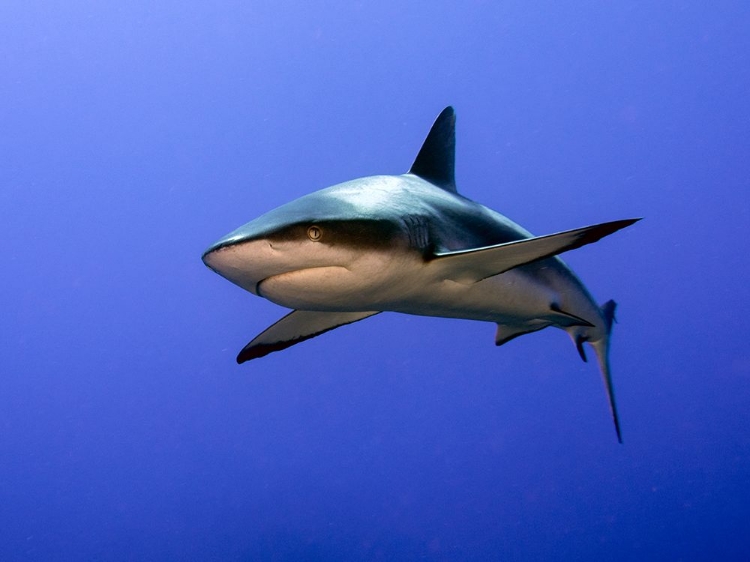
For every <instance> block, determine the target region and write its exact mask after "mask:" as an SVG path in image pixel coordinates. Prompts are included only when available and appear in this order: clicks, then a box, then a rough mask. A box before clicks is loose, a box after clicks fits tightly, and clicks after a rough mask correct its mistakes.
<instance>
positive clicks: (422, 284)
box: [203, 107, 638, 442]
mask: <svg viewBox="0 0 750 562" xmlns="http://www.w3.org/2000/svg"><path fill="white" fill-rule="evenodd" d="M454 156H455V114H454V111H453V109H452V108H451V107H448V108H446V109H445V110H443V112H442V113H441V114H440V115H439V116H438V118H437V120H436V121H435V123H434V125H433V127H432V129H431V130H430V133H429V134H428V136H427V139H426V140H425V142H424V144H423V146H422V149H421V150H420V152H419V154H418V156H417V158H416V160H415V162H414V164H413V165H412V167H411V169H410V170H409V172H408V173H406V174H403V175H381V176H370V177H365V178H360V179H355V180H352V181H348V182H344V183H341V184H337V185H334V186H331V187H328V188H326V189H322V190H320V191H316V192H313V193H311V194H309V195H305V196H303V197H301V198H299V199H296V200H294V201H292V202H290V203H287V204H285V205H282V206H281V207H278V208H276V209H274V210H272V211H270V212H268V213H266V214H264V215H262V216H260V217H259V218H257V219H255V220H253V221H251V222H249V223H247V224H245V225H244V226H242V227H240V228H238V229H237V230H235V231H233V232H231V233H230V234H228V235H226V236H225V237H223V238H221V239H220V240H218V241H217V242H216V243H214V244H213V245H212V246H211V247H210V248H209V249H208V250H206V252H205V253H204V254H203V261H204V263H205V264H206V265H207V266H208V267H210V268H211V269H212V270H214V271H215V272H216V273H218V274H219V275H221V276H223V277H225V278H226V279H228V280H229V281H231V282H233V283H235V284H237V285H239V286H240V287H242V288H244V289H246V290H248V291H250V292H251V293H253V294H256V295H258V296H261V297H264V298H266V299H268V300H270V301H272V302H274V303H277V304H279V305H281V306H285V307H287V308H291V309H294V311H293V312H291V313H289V314H288V315H287V316H285V317H283V318H282V319H281V320H279V321H278V322H277V323H275V324H273V325H272V326H270V327H269V328H268V329H266V330H265V331H264V332H262V333H261V334H260V335H259V336H257V337H256V338H255V339H253V340H252V341H251V342H250V343H248V344H247V345H246V346H245V347H244V348H243V349H242V351H241V352H240V354H239V355H238V357H237V362H238V363H243V362H245V361H248V360H250V359H255V358H258V357H262V356H264V355H267V354H268V353H271V352H274V351H279V350H282V349H286V348H287V347H290V346H291V345H294V344H296V343H299V342H301V341H304V340H307V339H310V338H312V337H315V336H318V335H320V334H322V333H324V332H327V331H330V330H332V329H334V328H337V327H339V326H343V325H346V324H350V323H352V322H356V321H358V320H362V319H364V318H368V317H370V316H373V315H374V314H377V313H378V312H382V311H392V312H401V313H405V314H416V315H423V316H437V317H448V318H464V319H469V320H482V321H488V322H494V323H496V324H497V331H496V336H495V343H496V345H502V344H503V343H505V342H507V341H510V340H511V339H513V338H515V337H518V336H521V335H523V334H527V333H531V332H536V331H538V330H541V329H543V328H547V327H549V326H555V327H557V328H561V329H563V330H565V331H566V332H567V333H568V334H569V335H570V337H571V338H572V340H573V342H574V343H575V345H576V348H577V349H578V352H579V354H580V355H581V358H582V359H583V360H584V361H585V360H586V355H585V352H584V347H583V344H584V343H588V344H590V345H591V346H592V347H593V349H594V351H595V353H596V356H597V359H598V363H599V367H600V370H601V373H602V378H603V380H604V384H605V388H606V390H607V395H608V398H609V406H610V410H611V413H612V418H613V420H614V424H615V430H616V432H617V438H618V440H619V441H620V442H621V441H622V439H621V432H620V424H619V419H618V415H617V408H616V405H615V399H614V389H613V386H612V379H611V375H610V368H609V360H608V354H609V340H610V333H611V329H612V323H613V320H614V310H615V303H614V301H608V302H607V303H605V304H604V305H602V306H599V305H598V304H596V302H595V301H594V299H593V298H592V296H591V295H590V293H589V292H588V290H587V289H586V287H585V286H584V285H583V283H582V282H581V281H580V280H579V279H578V277H576V275H575V274H574V273H573V272H572V271H571V270H570V268H568V267H567V266H566V265H565V263H563V261H562V260H561V259H560V258H558V257H557V254H559V253H561V252H565V251H568V250H572V249H575V248H578V247H581V246H583V245H586V244H589V243H592V242H595V241H597V240H599V239H601V238H602V237H604V236H607V235H609V234H611V233H613V232H615V231H617V230H619V229H621V228H624V227H626V226H629V225H631V224H633V223H634V222H636V221H637V220H638V219H626V220H619V221H613V222H608V223H602V224H598V225H593V226H589V227H584V228H580V229H575V230H570V231H565V232H561V233H557V234H552V235H548V236H540V237H534V236H533V235H532V234H531V233H529V232H528V231H526V230H525V229H523V228H522V227H521V226H519V225H518V224H516V223H514V222H512V221H511V220H509V219H508V218H506V217H505V216H503V215H501V214H500V213H497V212H495V211H493V210H491V209H489V208H487V207H485V206H483V205H481V204H479V203H476V202H474V201H472V200H470V199H467V198H466V197H463V196H462V195H460V194H459V193H458V192H457V190H456V185H455V179H454Z"/></svg>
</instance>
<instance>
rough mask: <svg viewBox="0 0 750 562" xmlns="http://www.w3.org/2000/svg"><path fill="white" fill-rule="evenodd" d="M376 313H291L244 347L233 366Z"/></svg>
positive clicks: (306, 311) (301, 311)
mask: <svg viewBox="0 0 750 562" xmlns="http://www.w3.org/2000/svg"><path fill="white" fill-rule="evenodd" d="M375 314H378V312H316V311H310V310H295V311H293V312H290V313H289V314H287V315H286V316H284V317H283V318H282V319H281V320H279V321H278V322H276V323H275V324H273V325H272V326H270V327H268V328H267V329H266V330H265V331H263V332H262V333H261V334H260V335H258V336H257V337H256V338H255V339H253V341H251V342H250V343H249V344H247V345H246V346H245V347H244V348H242V351H240V353H239V355H238V356H237V363H244V362H245V361H250V360H251V359H257V358H258V357H263V356H264V355H268V354H269V353H273V352H274V351H281V350H282V349H286V348H287V347H291V346H293V345H294V344H297V343H300V342H303V341H305V340H309V339H310V338H314V337H315V336H319V335H320V334H323V333H325V332H328V331H330V330H333V329H334V328H338V327H339V326H344V325H346V324H351V323H352V322H357V321H358V320H364V319H365V318H368V317H370V316H374V315H375Z"/></svg>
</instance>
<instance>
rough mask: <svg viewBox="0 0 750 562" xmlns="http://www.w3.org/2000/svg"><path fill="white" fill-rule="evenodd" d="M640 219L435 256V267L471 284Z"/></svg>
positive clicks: (566, 249)
mask: <svg viewBox="0 0 750 562" xmlns="http://www.w3.org/2000/svg"><path fill="white" fill-rule="evenodd" d="M638 220H640V219H626V220H619V221H612V222H605V223H602V224H596V225H593V226H586V227H584V228H577V229H575V230H566V231H565V232H559V233H557V234H549V235H547V236H537V237H535V238H527V239H524V240H517V241H515V242H507V243H505V244H497V245H495V246H486V247H483V248H472V249H469V250H458V251H454V252H443V253H439V254H435V260H434V262H433V263H434V264H435V265H436V266H437V267H440V268H442V270H441V274H442V275H443V276H444V277H445V278H446V279H452V280H453V281H458V282H460V283H473V282H477V281H481V280H482V279H486V278H487V277H492V276H493V275H499V274H500V273H503V272H505V271H508V270H509V269H513V268H514V267H518V266H519V265H524V264H527V263H531V262H534V261H537V260H541V259H544V258H549V257H551V256H554V255H557V254H560V253H562V252H567V251H568V250H574V249H576V248H580V247H581V246H585V245H586V244H591V243H592V242H596V241H597V240H600V239H602V238H604V237H605V236H608V235H610V234H612V233H614V232H617V231H618V230H620V229H621V228H625V227H626V226H630V225H631V224H633V223H634V222H637V221H638Z"/></svg>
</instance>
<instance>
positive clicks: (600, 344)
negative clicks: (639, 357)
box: [589, 300, 622, 443]
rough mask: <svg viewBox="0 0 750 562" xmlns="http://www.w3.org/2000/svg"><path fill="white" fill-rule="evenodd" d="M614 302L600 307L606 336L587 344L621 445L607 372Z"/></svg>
mask: <svg viewBox="0 0 750 562" xmlns="http://www.w3.org/2000/svg"><path fill="white" fill-rule="evenodd" d="M616 307H617V303H615V301H612V300H610V301H607V302H605V303H604V304H603V305H602V306H601V311H602V316H603V317H604V321H605V322H606V325H605V328H606V335H605V336H604V337H603V338H601V339H599V340H597V341H592V342H589V343H591V346H592V347H593V348H594V351H595V352H596V358H597V359H598V361H599V369H600V370H601V372H602V379H603V380H604V388H605V389H606V390H607V398H608V400H609V409H610V411H611V412H612V420H613V421H614V422H615V431H616V432H617V441H619V442H620V443H622V433H621V432H620V418H619V417H618V415H617V404H616V403H615V389H614V386H613V384H612V374H611V373H610V370H609V340H610V335H611V333H612V324H613V323H614V321H615V308H616Z"/></svg>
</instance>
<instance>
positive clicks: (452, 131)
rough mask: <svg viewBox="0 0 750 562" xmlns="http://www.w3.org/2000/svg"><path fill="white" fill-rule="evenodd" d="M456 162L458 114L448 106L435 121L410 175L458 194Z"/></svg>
mask: <svg viewBox="0 0 750 562" xmlns="http://www.w3.org/2000/svg"><path fill="white" fill-rule="evenodd" d="M455 161H456V113H455V111H454V110H453V107H451V106H448V107H446V108H445V109H444V110H443V111H442V112H441V113H440V115H438V117H437V119H435V123H434V124H433V125H432V128H431V129H430V132H429V133H428V134H427V138H426V139H425V141H424V144H422V148H421V149H420V151H419V154H417V158H416V160H414V164H412V166H411V169H410V170H409V173H410V174H414V175H415V176H419V177H420V178H422V179H424V180H427V181H429V182H430V183H433V184H435V185H437V186H438V187H441V188H443V189H445V190H446V191H450V192H452V193H457V190H456V179H455Z"/></svg>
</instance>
